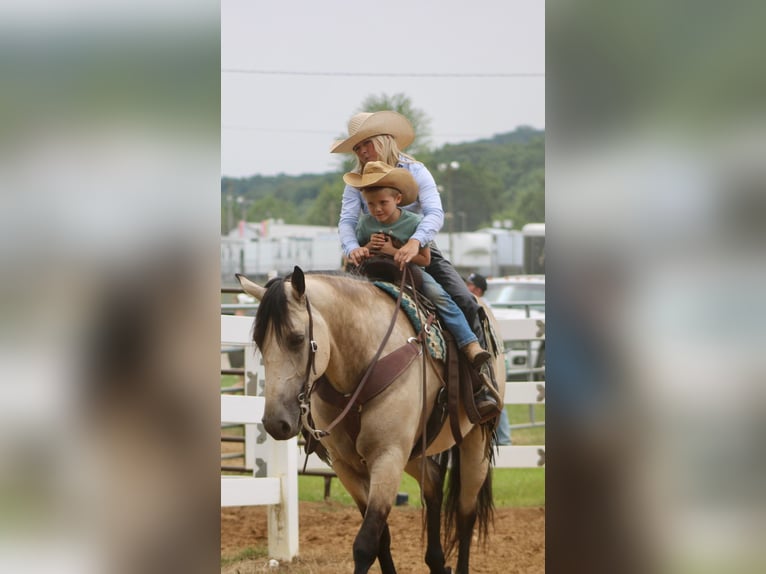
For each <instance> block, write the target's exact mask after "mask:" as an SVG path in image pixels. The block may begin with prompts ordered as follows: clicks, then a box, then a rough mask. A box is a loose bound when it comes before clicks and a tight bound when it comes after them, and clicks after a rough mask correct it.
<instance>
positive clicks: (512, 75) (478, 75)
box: [221, 68, 545, 78]
mask: <svg viewBox="0 0 766 574" xmlns="http://www.w3.org/2000/svg"><path fill="white" fill-rule="evenodd" d="M221 72H222V73H224V74H257V75H270V76H335V77H338V76H349V77H368V78H370V77H372V78H544V77H545V72H508V73H487V74H483V73H478V72H306V71H297V70H255V69H245V68H221Z"/></svg>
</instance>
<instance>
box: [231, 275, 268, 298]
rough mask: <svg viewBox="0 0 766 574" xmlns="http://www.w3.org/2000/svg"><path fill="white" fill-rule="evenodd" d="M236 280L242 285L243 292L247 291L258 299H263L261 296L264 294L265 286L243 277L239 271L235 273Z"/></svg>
mask: <svg viewBox="0 0 766 574" xmlns="http://www.w3.org/2000/svg"><path fill="white" fill-rule="evenodd" d="M236 277H237V280H238V281H239V284H240V285H242V289H244V290H245V293H248V294H250V295H252V296H253V297H255V298H256V299H258V301H260V300H261V299H263V296H264V295H265V294H266V288H265V287H261V286H260V285H258V284H256V283H253V282H252V281H250V279H248V278H247V277H245V276H244V275H240V274H239V273H237V274H236Z"/></svg>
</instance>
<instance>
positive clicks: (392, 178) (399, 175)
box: [343, 161, 418, 206]
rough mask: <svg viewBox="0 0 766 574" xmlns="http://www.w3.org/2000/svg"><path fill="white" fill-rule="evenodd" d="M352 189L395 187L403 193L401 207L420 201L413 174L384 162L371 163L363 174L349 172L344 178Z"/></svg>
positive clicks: (367, 164)
mask: <svg viewBox="0 0 766 574" xmlns="http://www.w3.org/2000/svg"><path fill="white" fill-rule="evenodd" d="M343 181H345V182H346V183H347V184H348V185H350V186H351V187H355V188H357V189H364V188H366V187H393V188H394V189H398V190H399V191H400V192H401V193H402V201H401V203H400V204H399V205H402V206H404V205H409V204H410V203H415V201H417V199H418V184H417V182H416V181H415V178H414V177H412V174H411V173H410V172H409V171H408V170H406V169H404V168H403V167H391V166H390V165H388V164H387V163H386V162H384V161H369V162H367V163H366V164H365V166H364V168H363V171H362V173H361V174H359V173H354V172H349V173H347V174H346V175H344V176H343Z"/></svg>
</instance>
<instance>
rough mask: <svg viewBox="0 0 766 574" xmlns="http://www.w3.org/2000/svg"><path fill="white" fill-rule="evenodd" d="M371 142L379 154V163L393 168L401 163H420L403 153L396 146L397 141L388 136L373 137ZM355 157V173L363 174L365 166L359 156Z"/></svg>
mask: <svg viewBox="0 0 766 574" xmlns="http://www.w3.org/2000/svg"><path fill="white" fill-rule="evenodd" d="M369 140H370V141H371V142H372V145H373V147H374V148H375V153H377V154H378V161H382V162H385V163H387V164H388V165H390V166H391V167H396V165H397V164H398V163H399V162H400V161H403V162H404V163H420V162H419V161H418V160H416V159H415V158H414V157H413V156H411V155H409V154H406V153H404V152H403V151H401V150H400V149H399V146H398V145H396V140H395V139H394V138H393V137H392V136H390V135H388V134H379V135H376V136H372V137H371V138H369ZM354 157H355V159H356V165H355V166H354V169H353V171H355V172H356V173H362V168H363V167H364V166H363V165H362V162H361V161H360V160H359V156H358V155H356V154H354Z"/></svg>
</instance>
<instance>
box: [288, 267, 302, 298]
mask: <svg viewBox="0 0 766 574" xmlns="http://www.w3.org/2000/svg"><path fill="white" fill-rule="evenodd" d="M290 283H292V284H293V291H294V292H295V293H296V294H297V295H298V297H303V294H304V293H305V292H306V278H305V277H304V276H303V269H301V268H300V267H298V266H297V265H296V266H295V268H294V269H293V274H292V275H291V276H290Z"/></svg>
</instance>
